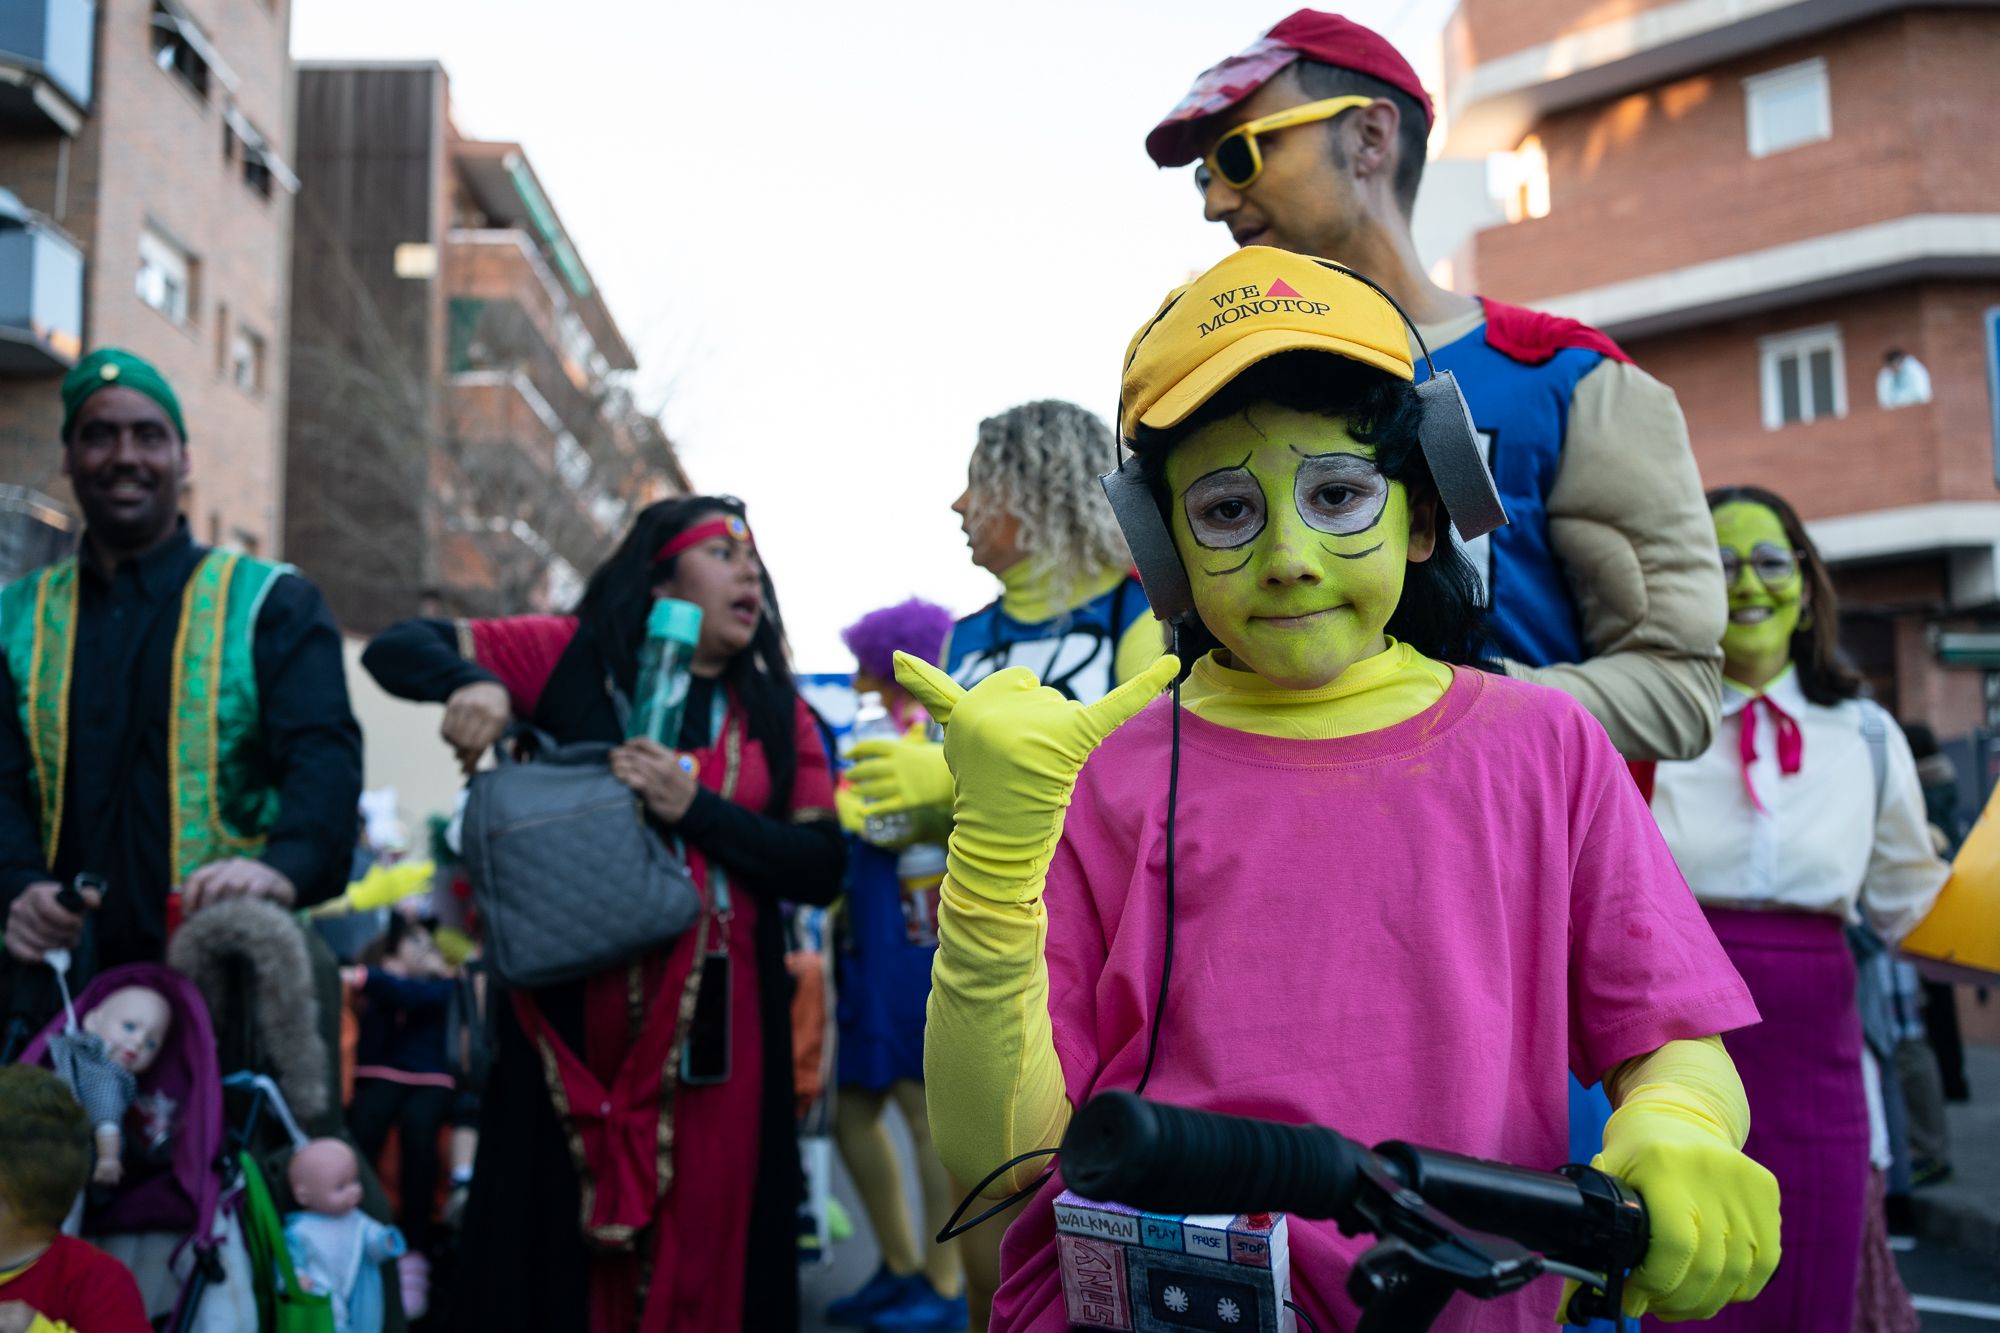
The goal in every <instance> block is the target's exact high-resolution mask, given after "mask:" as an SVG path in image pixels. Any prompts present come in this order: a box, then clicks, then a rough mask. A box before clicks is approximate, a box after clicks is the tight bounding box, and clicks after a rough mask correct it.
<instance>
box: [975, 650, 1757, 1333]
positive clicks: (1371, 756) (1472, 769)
mask: <svg viewBox="0 0 2000 1333" xmlns="http://www.w3.org/2000/svg"><path fill="white" fill-rule="evenodd" d="M1169 708H1170V705H1169V704H1168V702H1167V701H1165V700H1162V701H1160V702H1158V703H1155V704H1153V705H1151V706H1150V707H1148V708H1147V709H1146V710H1145V711H1144V712H1142V713H1140V714H1139V716H1138V717H1136V718H1134V719H1133V720H1132V721H1131V722H1129V723H1127V724H1126V725H1125V726H1124V727H1122V728H1121V729H1120V730H1119V731H1118V732H1116V733H1115V734H1114V735H1112V736H1111V738H1110V739H1108V740H1107V741H1106V742H1105V743H1104V744H1103V746H1102V747H1100V748H1099V749H1098V751H1097V753H1096V754H1095V755H1093V756H1092V757H1091V759H1090V762H1089V763H1088V764H1086V765H1085V766H1084V770H1083V774H1082V776H1081V778H1080V779H1079V780H1078V783H1077V789H1076V798H1075V801H1074V803H1073V804H1072V806H1071V808H1070V811H1069V817H1068V822H1067V825H1066V828H1065V831H1064V835H1063V840H1062V842H1061V844H1060V845H1059V846H1058V847H1057V849H1056V853H1055V862H1054V865H1053V866H1052V867H1051V869H1050V872H1049V880H1048V890H1047V903H1048V912H1049V934H1048V945H1047V953H1048V963H1049V993H1050V1000H1049V1007H1050V1011H1051V1016H1052V1019H1053V1022H1054V1028H1055V1045H1056V1050H1057V1052H1058V1054H1059V1055H1060V1056H1061V1059H1062V1066H1063V1074H1064V1079H1065V1082H1066V1084H1067V1088H1068V1093H1069V1097H1070V1100H1071V1102H1072V1103H1073V1104H1075V1105H1079V1106H1080V1105H1082V1104H1083V1103H1084V1102H1085V1101H1086V1100H1088V1099H1089V1098H1090V1097H1091V1096H1092V1094H1094V1093H1096V1092H1099V1091H1102V1090H1108V1089H1113V1088H1131V1087H1132V1086H1133V1085H1134V1084H1135V1083H1136V1082H1137V1081H1138V1078H1139V1071H1140V1069H1141V1068H1142V1067H1143V1065H1144V1064H1145V1058H1146V1037H1147V1030H1148V1026H1149V1025H1150V1023H1151V1021H1152V1015H1153V1003H1154V999H1155V997H1156V996H1157V994H1158V991H1159V983H1160V962H1161V954H1162V950H1163V944H1164V934H1165V901H1166V900H1165V891H1164V884H1165V879H1166V811H1167V767H1168V762H1169V745H1170V734H1169V725H1170V722H1171V713H1170V712H1169ZM1175 844H1176V845H1175V880H1176V898H1177V901H1176V915H1175V926H1174V966H1173V978H1172V982H1171V986H1170V991H1169V994H1168V997H1167V1013H1166V1017H1165V1022H1164V1024H1163V1026H1162V1028H1161V1032H1160V1052H1159V1057H1158V1060H1157V1061H1156V1063H1155V1065H1154V1068H1153V1077H1152V1082H1151V1084H1150V1085H1149V1086H1148V1088H1147V1089H1146V1095H1147V1096H1148V1097H1151V1098H1157V1099H1159V1100H1161V1101H1167V1102H1177V1103H1181V1104H1184V1105H1189V1106H1198V1107H1203V1108H1207V1109H1210V1110H1216V1111H1227V1112H1233V1113H1236V1114H1240V1115H1253V1116H1264V1117H1267V1118H1270V1119H1274V1120H1282V1121H1289V1122H1293V1123H1305V1122H1313V1123H1317V1124H1323V1125H1327V1126H1330V1127H1331V1128H1334V1129H1337V1130H1339V1131H1340V1132H1341V1133H1343V1134H1346V1135H1347V1136H1349V1137H1350V1138H1353V1139H1357V1140H1359V1141H1360V1142H1363V1143H1378V1142H1381V1141H1382V1140H1384V1139H1392V1138H1393V1139H1404V1140H1407V1141H1409V1142H1412V1143H1418V1144H1423V1145H1425V1146H1429V1147H1436V1148H1445V1149H1450V1150H1452V1151H1455V1152H1461V1153H1470V1154H1473V1155H1475V1156H1480V1157H1490V1158H1495V1159H1498V1160H1500V1161H1505V1162H1513V1163H1518V1164H1520V1165H1524V1166H1533V1167H1543V1168H1552V1167H1555V1166H1558V1165H1560V1164H1561V1163H1562V1162H1563V1161H1564V1158H1565V1150H1566V1146H1567V1138H1568V1133H1567V1130H1568V1081H1567V1075H1568V1073H1569V1072H1570V1071H1572V1070H1574V1071H1575V1073H1576V1074H1577V1076H1578V1077H1579V1078H1581V1079H1582V1080H1583V1081H1584V1082H1585V1083H1594V1082H1596V1081H1597V1080H1598V1079H1599V1077H1600V1076H1601V1075H1602V1074H1603V1072H1604V1071H1605V1070H1607V1069H1609V1068H1611V1067H1612V1066H1613V1065H1616V1064H1618V1063H1619V1062H1621V1061H1623V1060H1627V1059H1630V1058H1631V1057H1633V1056H1635V1055H1642V1054H1644V1053H1646V1052H1648V1051H1651V1050H1654V1049H1655V1048H1657V1047H1659V1046H1661V1045H1662V1044H1664V1043H1666V1042H1668V1041H1672V1040H1676V1039H1679V1038H1691V1037H1704V1036H1708V1035H1710V1034H1713V1033H1717V1032H1725V1031H1729V1030H1731V1029H1734V1028H1738V1027H1743V1026H1745V1025H1747V1024H1750V1023H1754V1022H1756V1021H1757V1010H1756V1008H1755V1006H1754V1005H1752V1003H1751V1001H1750V995H1749V992H1748V991H1747V990H1746V989H1745V988H1744V986H1743V983H1742V981H1741V980H1740V979H1739V978H1738V977H1737V975H1736V971H1735V969H1734V968H1732V967H1731V966H1730V964H1729V961H1728V959H1727V958H1726V957H1725V956H1724V955H1723V952H1722V949H1721V947H1720V946H1719V945H1718V944H1717V943H1716V941H1715V937H1714V935H1713V934H1712V933H1711V932H1710V931H1709V928H1708V925H1707V923H1706V922H1705V921H1704V920H1703V918H1702V915H1701V912H1700V910H1699V908H1698V907H1697V906H1696V905H1695V901H1694V899H1693V897H1692V896H1691V895H1690V894H1689V893H1688V890H1687V886H1686V885H1685V884H1684V883H1683V882H1682V880H1681V876H1680V872H1679V871H1678V870H1676V869H1675V867H1674V862H1673V858H1672V857H1671V856H1670V855H1669V854H1668V852H1667V848H1666V844H1665V843H1664V842H1663V841H1661V838H1660V834H1659V830H1658V829H1657V828H1656V827H1655V826H1654V824H1653V820H1652V816H1651V814H1650V813H1649V812H1648V810H1647V809H1646V806H1645V804H1644V802H1643V801H1642V800H1641V798H1640V795H1639V792H1638V789H1637V788H1636V787H1635V786H1634V785H1633V782H1632V777H1631V774H1630V773H1629V772H1628V771H1627V769H1626V766H1625V764H1624V762H1623V761H1622V760H1621V759H1620V758H1619V757H1618V754H1617V752H1616V751H1614V750H1613V749H1612V747H1611V743H1610V741H1609V740H1608V739H1606V737H1605V735H1604V731H1603V729H1602V728H1601V727H1599V726H1598V724H1597V722H1596V721H1595V720H1594V719H1593V718H1591V716H1590V715H1589V714H1588V713H1586V712H1585V711H1584V710H1583V708H1582V706H1581V705H1579V704H1577V703H1576V702H1575V701H1574V700H1572V699H1571V698H1569V697H1568V696H1567V695H1564V694H1561V693H1559V692H1557V691H1556V690H1553V689H1547V688H1544V687H1542V686H1538V685H1530V684H1525V683H1522V682H1518V681H1512V680H1508V679H1506V678H1504V677H1500V676H1493V675H1485V674H1481V673H1478V672H1473V671H1464V670H1461V671H1458V672H1456V673H1455V676H1454V679H1453V682H1452V685H1451V688H1450V689H1449V690H1447V691H1446V692H1445V695H1444V697H1443V698H1442V699H1440V700H1439V701H1438V702H1437V703H1436V704H1435V705H1433V706H1432V707H1431V708H1430V709H1428V710H1427V711H1425V712H1424V713H1422V714H1421V715H1419V716H1417V717H1414V718H1412V719H1410V720H1409V721H1407V722H1404V723H1402V724H1400V725H1398V726H1394V727H1390V728H1388V729H1386V730H1383V731H1378V732H1374V733H1371V734H1368V735H1364V736H1355V737H1349V738H1344V739H1337V740H1317V741H1309V740H1290V739H1287V740H1277V739H1270V738H1266V737H1261V736H1254V735H1249V734H1247V733H1244V732H1238V731H1232V730H1229V729H1227V728H1224V727H1220V726H1217V725H1215V724H1213V723H1209V722H1204V721H1202V720H1201V719H1200V718H1197V717H1194V716H1192V715H1186V716H1183V717H1182V719H1181V774H1180V810H1179V814H1178V816H1177V828H1176V835H1175ZM1060 1188H1061V1187H1060V1185H1059V1184H1057V1185H1049V1186H1045V1187H1044V1188H1043V1189H1042V1191H1041V1192H1040V1193H1039V1194H1038V1195H1036V1197H1035V1199H1034V1201H1033V1203H1032V1204H1031V1205H1030V1206H1029V1208H1028V1210H1027V1212H1026V1213H1025V1214H1024V1215H1023V1216H1022V1218H1021V1219H1020V1220H1019V1221H1018V1222H1016V1223H1015V1225H1014V1226H1013V1228H1012V1229H1011V1230H1010V1231H1009V1232H1008V1234H1007V1239H1006V1243H1005V1247H1004V1249H1003V1251H1002V1256H1003V1258H1002V1262H1003V1271H1004V1272H1005V1273H1006V1277H1005V1280H1004V1281H1003V1282H1002V1284H1001V1289H1000V1295H999V1298H998V1300H997V1301H996V1302H995V1309H994V1320H993V1328H994V1329H995V1333H1013V1331H1017V1330H1022V1329H1032V1330H1038V1331H1040V1330H1055V1329H1062V1328H1064V1327H1066V1324H1065V1318H1064V1307H1063V1299H1062V1291H1061V1279H1060V1277H1059V1275H1058V1271H1057V1266H1056V1253H1055V1245H1054V1243H1053V1236H1054V1218H1053V1213H1052V1208H1051V1204H1052V1201H1053V1200H1054V1198H1055V1196H1056V1194H1057V1193H1058V1192H1059V1190H1060ZM1290 1225H1291V1252H1292V1285H1293V1299H1294V1300H1296V1301H1297V1302H1298V1303H1299V1304H1300V1305H1301V1306H1303V1307H1304V1309H1305V1311H1306V1312H1307V1313H1308V1314H1309V1315H1311V1316H1312V1317H1313V1319H1314V1320H1316V1321H1317V1322H1318V1324H1319V1327H1320V1328H1321V1329H1323V1330H1333V1329H1344V1328H1352V1327H1353V1325H1354V1322H1355V1320H1356V1318H1357V1312H1356V1310H1355V1307H1354V1306H1353V1304H1352V1303H1351V1302H1350V1301H1349V1300H1348V1299H1347V1296H1346V1293H1345V1290H1344V1284H1345V1282H1346V1279H1347V1270H1348V1267H1349V1265H1350V1263H1351V1261H1352V1258H1353V1256H1354V1255H1355V1254H1356V1253H1357V1252H1358V1251H1359V1250H1360V1249H1361V1248H1362V1247H1363V1246H1364V1245H1365V1244H1367V1243H1369V1241H1368V1239H1367V1238H1361V1239H1355V1240H1348V1239H1343V1238H1342V1237H1341V1236H1340V1234H1339V1233H1338V1231H1337V1230H1336V1229H1335V1227H1334V1224H1333V1223H1331V1222H1306V1221H1302V1220H1300V1219H1298V1218H1294V1219H1292V1221H1291V1224H1290ZM1559 1292H1560V1284H1559V1283H1558V1282H1557V1281H1556V1280H1555V1279H1553V1278H1549V1279H1544V1280H1542V1281H1539V1282H1536V1283H1534V1284H1532V1285H1530V1286H1529V1287H1528V1288H1526V1289H1525V1290H1524V1291H1522V1292H1519V1293H1516V1294H1515V1295H1513V1296H1511V1297H1506V1298H1502V1299H1501V1300H1498V1301H1493V1302H1488V1303H1481V1302H1477V1301H1473V1300H1471V1299H1470V1298H1467V1297H1463V1296H1461V1297H1459V1298H1457V1299H1456V1300H1454V1302H1453V1303H1452V1306H1451V1308H1450V1309H1449V1310H1447V1311H1446V1313H1445V1316H1444V1318H1442V1319H1441V1320H1440V1321H1439V1322H1438V1324H1437V1327H1438V1328H1439V1329H1460V1330H1462V1329H1474V1328H1476V1329H1481V1330H1498V1329H1510V1330H1511V1329H1520V1330H1524V1331H1525V1330H1529V1329H1533V1330H1535V1333H1544V1331H1545V1330H1547V1329H1549V1328H1552V1327H1554V1324H1553V1320H1554V1317H1555V1306H1556V1299H1557V1296H1558V1294H1559Z"/></svg>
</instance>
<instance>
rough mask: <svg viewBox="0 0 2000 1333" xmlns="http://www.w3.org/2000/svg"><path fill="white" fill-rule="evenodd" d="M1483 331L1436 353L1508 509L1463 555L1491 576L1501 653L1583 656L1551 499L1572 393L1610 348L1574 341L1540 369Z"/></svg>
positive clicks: (1546, 659) (1545, 659)
mask: <svg viewBox="0 0 2000 1333" xmlns="http://www.w3.org/2000/svg"><path fill="white" fill-rule="evenodd" d="M1486 333H1487V326H1486V324H1485V323H1484V322H1482V323H1481V324H1480V325H1479V326H1478V327H1477V328H1475V329H1473V330H1472V332H1470V333H1468V334H1466V335H1465V336H1464V337H1463V338H1460V339H1458V340H1457V341H1456V342H1453V343H1450V344H1449V345H1447V346H1444V347H1440V348H1437V349H1435V350H1434V351H1433V352H1432V356H1433V358H1434V359H1435V360H1436V361H1437V364H1438V367H1439V369H1441V370H1449V371H1450V372H1451V373H1452V374H1453V375H1455V376H1457V378H1458V385H1459V388H1460V389H1461V390H1463V391H1464V393H1465V401H1466V403H1467V404H1468V405H1469V406H1470V407H1471V409H1472V423H1473V425H1474V427H1475V428H1476V429H1477V430H1478V432H1479V441H1480V444H1481V446H1482V447H1483V448H1484V449H1485V451H1486V465H1487V466H1488V467H1489V468H1491V469H1492V471H1493V483H1494V485H1495V486H1496V487H1498V488H1499V491H1500V501H1501V503H1502V504H1504V505H1505V506H1506V507H1507V523H1506V526H1504V527H1501V528H1498V529H1496V530H1495V531H1494V532H1492V533H1491V534H1489V535H1488V536H1485V537H1481V538H1479V539H1478V540H1476V541H1472V542H1468V543H1467V544H1466V554H1467V555H1468V556H1470V557H1471V559H1472V563H1473V566H1474V567H1475V568H1476V569H1478V571H1479V575H1480V577H1481V579H1483V580H1484V582H1485V585H1486V590H1487V597H1488V599H1489V601H1490V604H1491V611H1492V614H1491V624H1490V628H1491V633H1492V636H1493V644H1494V647H1495V648H1496V649H1497V651H1498V652H1499V653H1500V654H1501V655H1502V656H1504V657H1508V658H1511V659H1513V660H1514V661H1517V662H1521V663H1523V664H1525V665H1527V666H1548V665H1550V664H1552V663H1555V662H1580V661H1582V660H1583V659H1584V658H1585V657H1587V656H1589V652H1590V650H1589V648H1588V647H1587V646H1586V645H1585V643H1584V639H1583V627H1582V624H1581V622H1580V620H1579V618H1578V615H1577V609H1576V601H1575V599H1574V598H1573V597H1571V595H1570V590H1569V584H1568V582H1567V580H1565V579H1564V577H1563V572H1562V569H1561V566H1560V565H1559V564H1558V563H1557V560H1556V555H1555V551H1554V550H1553V549H1552V548H1551V546H1550V544H1549V512H1548V498H1549V492H1550V491H1551V490H1552V489H1554V487H1555V482H1556V470H1557V469H1558V468H1559V467H1560V466H1561V464H1562V449H1563V437H1564V435H1565V434H1566V433H1567V431H1568V429H1569V406H1570V399H1571V396H1572V395H1573V394H1574V393H1575V392H1576V386H1577V383H1578V381H1580V380H1582V379H1583V377H1584V376H1585V375H1588V374H1589V373H1590V372H1591V371H1593V370H1595V369H1597V367H1598V366H1599V365H1600V364H1602V363H1603V361H1604V354H1603V353H1602V352H1598V351H1594V350H1591V349H1589V348H1585V347H1568V348H1564V349H1563V350H1561V351H1559V352H1557V353H1556V354H1555V355H1554V356H1552V357H1550V358H1549V359H1548V360H1547V361H1544V362H1542V363H1541V364H1540V365H1534V364H1531V363H1529V362H1526V361H1521V360H1517V359H1516V358H1514V357H1511V356H1509V355H1508V354H1507V353H1505V352H1503V351H1501V350H1500V349H1499V348H1497V347H1494V346H1493V345H1492V344H1491V343H1489V342H1488V341H1487V338H1486Z"/></svg>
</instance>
